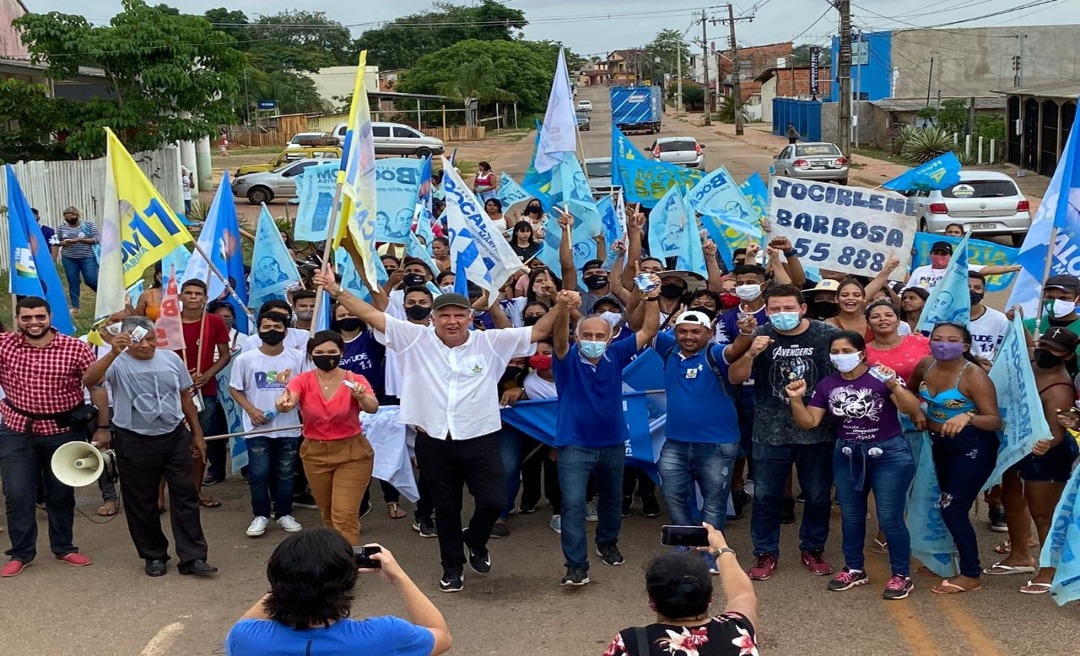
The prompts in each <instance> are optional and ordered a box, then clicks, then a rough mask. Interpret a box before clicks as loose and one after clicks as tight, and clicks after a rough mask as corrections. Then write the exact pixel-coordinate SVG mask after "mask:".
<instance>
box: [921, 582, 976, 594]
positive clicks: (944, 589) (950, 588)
mask: <svg viewBox="0 0 1080 656" xmlns="http://www.w3.org/2000/svg"><path fill="white" fill-rule="evenodd" d="M976 590H982V586H981V585H977V586H975V587H974V588H962V587H960V586H958V585H956V584H955V583H953V582H952V581H950V580H949V579H942V581H941V583H938V584H937V585H935V586H934V587H932V588H930V592H933V593H934V594H944V595H954V594H961V593H964V592H975V591H976Z"/></svg>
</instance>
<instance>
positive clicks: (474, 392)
mask: <svg viewBox="0 0 1080 656" xmlns="http://www.w3.org/2000/svg"><path fill="white" fill-rule="evenodd" d="M314 282H315V284H316V285H318V286H320V287H324V288H325V289H326V291H327V292H329V293H330V295H331V296H332V297H333V298H335V299H337V301H338V303H340V304H342V305H344V306H345V307H346V308H347V309H348V310H349V312H352V313H353V314H354V315H356V316H357V317H359V318H360V319H362V320H363V321H364V322H366V323H367V324H368V325H369V326H371V327H372V328H373V329H374V330H375V331H376V337H377V338H378V339H379V340H380V341H384V342H385V344H386V347H387V348H388V349H390V350H391V351H394V352H396V353H397V354H398V356H399V359H400V361H401V369H402V381H401V394H400V397H401V411H400V414H399V419H400V420H401V422H402V423H405V424H407V425H410V426H412V427H414V428H415V430H416V433H417V435H416V458H417V461H418V464H419V465H420V469H421V470H422V471H423V472H424V475H425V476H428V477H429V481H430V486H431V489H432V491H433V493H434V500H435V522H436V528H437V530H438V533H439V551H440V555H441V560H442V567H443V576H442V579H441V580H440V582H439V588H440V589H441V590H442V591H443V592H459V591H460V590H461V589H462V588H463V587H464V583H463V581H464V566H465V561H466V558H465V556H464V551H463V547H465V546H467V547H468V549H469V555H468V562H469V566H470V567H472V568H473V570H474V571H476V572H477V573H479V574H486V573H488V572H490V571H491V556H490V554H489V552H488V548H487V542H488V538H489V537H490V535H491V529H492V527H493V526H494V525H495V520H497V519H498V517H499V512H500V511H501V510H502V507H503V505H504V504H505V503H506V485H505V481H504V470H503V465H502V457H501V455H500V452H499V437H498V435H497V433H498V431H499V430H500V429H501V428H502V419H501V416H500V414H499V394H498V385H499V380H500V378H502V375H503V372H504V371H505V369H506V364H507V363H508V362H509V361H510V360H511V359H513V358H515V357H526V356H529V355H532V353H533V351H534V350H535V347H534V346H533V343H534V342H537V341H539V340H541V339H544V338H545V337H547V336H548V335H550V334H551V331H552V328H553V327H554V325H553V324H554V320H555V318H556V317H555V315H556V314H557V313H555V312H551V313H548V315H547V316H545V317H544V318H543V319H541V320H540V321H539V322H538V323H537V324H536V325H535V326H533V327H531V328H505V329H501V330H499V329H496V330H482V331H481V330H477V331H470V330H469V326H470V325H471V324H472V321H473V310H472V303H471V302H470V301H469V299H467V298H465V297H464V296H461V295H459V294H443V295H441V296H439V297H438V298H437V299H435V302H434V303H433V304H432V312H431V324H432V325H431V326H421V325H417V324H414V323H409V322H407V321H402V320H400V319H395V318H394V317H391V316H389V315H388V314H386V313H383V312H380V311H379V310H378V309H376V308H375V307H374V306H372V305H370V304H368V303H365V302H364V301H362V300H360V299H358V298H356V297H355V296H352V295H351V294H349V293H348V292H346V291H344V290H343V289H342V288H341V286H340V285H339V284H337V281H336V280H335V279H334V276H333V274H332V273H331V272H330V271H329V269H328V268H324V269H323V270H322V271H320V272H318V273H316V274H315V277H314ZM567 301H568V298H567V297H566V296H564V295H563V294H560V297H559V299H558V302H559V303H563V304H565V303H566V302H567ZM465 485H467V486H468V488H469V492H470V494H472V495H473V500H474V502H475V506H476V509H475V511H474V513H473V516H472V519H471V520H470V521H469V526H468V528H467V529H466V530H465V531H464V532H463V531H462V529H461V508H462V503H461V501H462V494H461V493H462V487H463V486H465Z"/></svg>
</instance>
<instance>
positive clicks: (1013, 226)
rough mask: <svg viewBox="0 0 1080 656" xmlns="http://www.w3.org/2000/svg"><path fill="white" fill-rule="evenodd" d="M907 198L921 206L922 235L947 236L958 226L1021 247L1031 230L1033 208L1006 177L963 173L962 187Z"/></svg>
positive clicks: (980, 172) (960, 185)
mask: <svg viewBox="0 0 1080 656" xmlns="http://www.w3.org/2000/svg"><path fill="white" fill-rule="evenodd" d="M908 196H909V197H911V198H913V199H914V200H915V202H916V203H918V205H919V230H920V231H922V232H945V227H946V226H947V225H949V224H950V223H959V224H961V225H963V226H964V229H965V230H966V231H967V232H970V233H973V234H974V235H977V236H979V237H988V236H994V235H1009V236H1010V237H1012V241H1013V244H1014V245H1016V246H1019V245H1020V244H1022V243H1023V241H1024V236H1025V235H1026V234H1027V231H1028V228H1030V227H1031V204H1030V203H1029V202H1028V199H1027V198H1026V197H1025V196H1024V194H1022V193H1021V192H1020V189H1019V188H1018V187H1017V186H1016V182H1014V181H1013V179H1012V178H1010V177H1009V176H1008V175H1006V174H1005V173H998V172H997V171H960V183H959V184H956V185H953V186H952V187H949V188H948V189H941V190H933V191H913V192H911V193H910V194H908Z"/></svg>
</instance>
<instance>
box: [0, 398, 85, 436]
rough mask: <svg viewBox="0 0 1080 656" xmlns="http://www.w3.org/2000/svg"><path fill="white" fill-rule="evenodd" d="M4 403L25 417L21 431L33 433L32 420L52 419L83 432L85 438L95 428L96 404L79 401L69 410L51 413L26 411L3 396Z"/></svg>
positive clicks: (64, 426)
mask: <svg viewBox="0 0 1080 656" xmlns="http://www.w3.org/2000/svg"><path fill="white" fill-rule="evenodd" d="M3 402H4V404H5V405H6V406H7V407H9V408H11V409H12V410H14V411H15V412H17V413H18V414H20V415H22V416H23V417H26V422H25V423H24V424H23V426H22V430H21V432H23V433H33V432H34V422H38V421H47V420H50V419H51V420H53V421H55V422H56V424H57V425H58V426H61V427H63V428H67V429H69V430H71V431H72V432H74V433H79V432H80V431H81V432H83V433H85V435H86V439H90V438H92V437H93V435H94V431H95V430H96V429H97V423H96V421H97V415H98V409H97V406H94V405H91V404H88V403H80V404H79V405H77V406H75V407H74V408H72V409H71V410H67V411H65V412H53V413H41V412H27V411H26V410H23V409H22V408H20V407H18V406H16V405H15V404H14V403H12V402H11V400H10V399H7V398H5V399H4V400H3ZM11 428H13V429H15V430H19V427H16V426H11Z"/></svg>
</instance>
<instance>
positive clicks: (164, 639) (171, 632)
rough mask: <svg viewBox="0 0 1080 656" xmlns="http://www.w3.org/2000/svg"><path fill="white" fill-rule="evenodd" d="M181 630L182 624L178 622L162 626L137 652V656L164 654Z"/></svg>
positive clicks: (182, 629)
mask: <svg viewBox="0 0 1080 656" xmlns="http://www.w3.org/2000/svg"><path fill="white" fill-rule="evenodd" d="M183 631H184V625H183V624H181V623H180V622H176V623H175V624H170V625H168V626H166V627H164V628H162V629H161V630H160V631H158V632H157V635H156V636H154V637H153V638H152V639H151V640H150V642H148V643H146V647H143V650H142V651H141V652H139V656H164V654H166V653H168V651H169V647H172V645H173V643H174V642H176V639H177V638H179V637H180V634H181V633H183Z"/></svg>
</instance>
